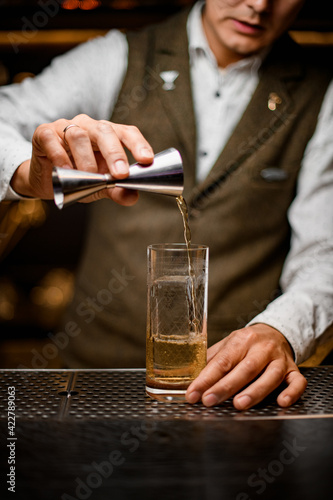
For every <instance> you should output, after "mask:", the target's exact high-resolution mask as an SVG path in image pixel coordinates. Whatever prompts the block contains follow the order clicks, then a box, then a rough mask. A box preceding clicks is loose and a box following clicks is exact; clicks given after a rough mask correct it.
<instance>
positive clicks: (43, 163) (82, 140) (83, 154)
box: [11, 115, 154, 205]
mask: <svg viewBox="0 0 333 500" xmlns="http://www.w3.org/2000/svg"><path fill="white" fill-rule="evenodd" d="M70 124H75V125H77V126H75V127H70V128H68V130H67V131H66V142H65V141H64V133H63V131H64V129H65V127H66V126H68V125H70ZM32 147H33V151H32V157H31V160H29V161H26V162H24V163H22V165H20V166H19V167H18V169H17V170H16V172H15V174H14V176H13V178H12V181H11V186H12V188H13V189H14V191H16V192H17V193H18V194H21V195H23V196H30V197H35V198H42V199H52V198H53V187H52V168H53V167H54V166H57V167H62V168H76V169H78V170H86V171H90V172H99V173H107V172H110V174H111V175H112V176H113V177H115V178H117V179H123V178H125V177H127V176H128V172H129V165H128V161H127V157H126V154H125V151H124V147H126V148H128V149H129V150H130V151H131V152H132V154H133V156H134V158H135V159H136V160H137V161H138V162H140V163H143V164H149V163H151V162H152V161H153V158H154V153H153V150H152V148H151V147H150V145H149V143H148V142H147V141H146V139H145V138H144V137H143V135H142V134H141V132H140V131H139V130H138V129H137V128H136V127H131V126H126V125H117V124H115V123H111V122H108V121H105V120H100V121H97V120H93V119H92V118H90V117H89V116H87V115H78V116H75V117H74V118H73V120H70V121H69V120H65V119H61V120H57V121H55V122H53V123H47V124H43V125H40V126H39V127H37V129H36V130H35V132H34V135H33V138H32ZM99 198H111V199H113V200H114V201H116V202H117V203H120V204H121V205H133V204H134V203H135V202H136V201H137V198H138V194H137V192H136V191H130V190H125V189H122V188H113V189H103V190H102V191H99V192H98V193H95V194H94V195H92V196H89V198H87V199H85V200H84V201H94V200H97V199H99Z"/></svg>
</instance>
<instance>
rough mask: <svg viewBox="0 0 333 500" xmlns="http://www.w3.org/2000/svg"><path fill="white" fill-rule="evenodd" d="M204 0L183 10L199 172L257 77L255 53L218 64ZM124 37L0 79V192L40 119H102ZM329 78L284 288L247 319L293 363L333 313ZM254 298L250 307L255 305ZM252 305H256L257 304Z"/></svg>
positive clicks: (121, 60)
mask: <svg viewBox="0 0 333 500" xmlns="http://www.w3.org/2000/svg"><path fill="white" fill-rule="evenodd" d="M201 8H202V3H198V4H196V5H195V6H194V8H193V9H192V11H191V14H190V16H189V21H188V35H189V49H190V63H191V79H192V86H193V89H192V91H193V96H194V102H195V104H194V106H195V115H196V124H197V129H198V141H197V144H198V146H197V179H198V180H202V179H204V178H205V176H206V175H207V173H208V172H209V170H210V168H211V167H212V166H213V164H214V162H215V160H216V158H217V157H218V155H219V153H220V151H221V150H222V149H223V147H224V145H225V143H226V141H227V140H228V138H229V136H230V134H231V133H232V131H233V129H234V127H235V125H236V124H237V122H238V120H239V119H240V117H241V115H242V114H243V112H244V110H245V108H246V106H247V104H248V102H249V100H250V99H251V96H252V94H253V92H254V90H255V88H256V86H257V83H258V68H259V66H260V63H261V59H262V56H261V57H260V56H256V57H252V58H249V59H244V60H243V61H241V62H239V63H236V64H233V65H231V66H229V67H228V68H227V69H226V70H220V69H219V68H218V66H217V63H216V60H215V58H214V56H213V54H212V52H211V51H210V49H209V47H208V43H207V40H206V38H205V35H204V31H203V28H202V23H201ZM127 55H128V46H127V40H126V37H125V36H124V35H123V34H122V33H120V32H118V31H115V30H112V31H110V32H109V33H108V34H107V35H106V36H105V37H99V38H96V39H94V40H91V41H89V42H87V43H86V44H83V45H81V46H79V47H77V48H75V49H74V50H72V51H70V52H68V53H67V54H65V55H63V56H61V57H58V58H56V59H55V60H54V61H53V62H52V64H51V65H50V67H48V68H46V69H45V70H44V71H43V72H42V73H41V74H40V75H39V76H37V77H36V78H34V79H30V78H28V79H26V80H24V82H23V83H22V84H20V85H11V86H7V87H2V88H0V200H1V199H17V198H19V196H18V195H17V194H16V193H14V192H13V191H12V190H11V188H10V186H9V183H10V180H11V177H12V175H13V173H14V172H15V170H16V168H17V167H18V166H19V165H20V164H21V163H22V162H23V161H25V160H27V159H29V158H30V157H31V138H32V135H33V132H34V130H35V128H36V127H37V126H38V125H39V124H41V123H47V122H52V121H55V120H56V119H58V118H67V119H72V118H73V117H74V116H76V115H77V114H79V113H85V114H87V115H89V116H91V117H92V118H94V119H97V120H101V119H104V120H108V119H109V117H110V116H111V114H112V110H113V107H114V105H115V103H116V101H117V97H118V94H119V91H120V88H121V85H122V82H123V79H124V77H125V74H126V70H127ZM332 137H333V83H332V84H331V85H330V87H329V89H328V91H327V93H326V96H325V99H324V102H323V105H322V109H321V112H320V115H319V119H318V124H317V128H316V131H315V134H314V135H313V137H312V139H311V141H310V142H309V144H308V146H307V149H306V153H305V156H304V161H303V163H302V168H301V171H300V176H299V182H298V189H297V195H296V198H295V200H294V202H293V203H292V205H291V207H290V211H289V214H288V217H289V222H290V225H291V229H292V240H291V250H290V252H289V255H288V257H287V260H286V262H285V266H284V269H283V273H282V277H281V287H282V290H283V294H282V296H281V297H279V298H278V299H276V300H274V301H273V302H271V303H270V304H269V305H268V307H267V308H266V309H265V311H264V312H262V313H260V314H258V315H257V316H255V318H254V319H253V320H252V321H251V324H253V323H258V322H260V323H266V324H268V325H271V326H272V327H274V328H276V329H277V330H279V331H281V332H282V333H283V334H284V335H285V337H286V338H287V339H288V341H289V342H290V344H291V346H292V347H293V349H294V352H295V359H296V362H297V363H300V362H302V361H303V360H305V359H307V358H308V357H309V356H310V355H311V353H312V352H313V350H314V348H315V346H316V344H317V343H318V341H319V340H324V338H325V336H324V335H323V333H324V332H325V330H326V329H327V327H328V326H329V325H331V324H332V323H333V203H332V200H333V141H332ZM256 307H258V305H256V304H255V303H254V312H255V311H256ZM258 312H259V311H258Z"/></svg>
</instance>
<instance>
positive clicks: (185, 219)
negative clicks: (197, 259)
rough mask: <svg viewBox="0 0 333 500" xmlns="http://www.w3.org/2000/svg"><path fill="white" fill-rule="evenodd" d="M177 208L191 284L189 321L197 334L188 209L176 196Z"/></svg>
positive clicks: (184, 202) (180, 197) (197, 323)
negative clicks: (191, 310) (191, 314)
mask: <svg viewBox="0 0 333 500" xmlns="http://www.w3.org/2000/svg"><path fill="white" fill-rule="evenodd" d="M176 201H177V205H178V208H179V210H180V213H181V215H182V219H183V225H184V238H185V243H186V248H187V260H188V270H189V277H190V283H191V299H192V300H191V302H192V307H193V319H192V321H191V324H192V325H193V327H194V332H195V333H196V334H197V333H198V327H199V320H198V318H197V307H196V300H195V291H194V278H195V272H194V269H193V265H192V258H191V254H190V248H191V230H190V226H189V222H188V207H187V204H186V201H185V199H184V198H183V197H182V196H177V198H176Z"/></svg>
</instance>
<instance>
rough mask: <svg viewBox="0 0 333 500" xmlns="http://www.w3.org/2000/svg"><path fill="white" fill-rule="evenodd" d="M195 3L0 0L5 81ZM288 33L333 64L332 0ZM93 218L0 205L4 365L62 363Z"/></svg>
mask: <svg viewBox="0 0 333 500" xmlns="http://www.w3.org/2000/svg"><path fill="white" fill-rule="evenodd" d="M193 3H194V1H193V0H0V85H6V84H9V83H15V82H20V81H22V80H23V79H24V78H26V77H28V76H30V77H31V76H34V75H36V74H38V73H39V72H40V71H41V70H42V69H43V68H44V67H45V66H46V65H47V64H49V62H50V61H51V59H52V58H53V57H55V56H56V55H59V54H61V53H63V52H65V51H67V50H69V49H71V48H72V47H74V46H75V45H77V44H79V43H82V42H84V41H86V40H88V39H90V38H92V37H95V36H98V35H101V34H104V33H105V32H106V31H107V30H109V29H112V28H117V29H121V30H128V29H138V28H140V27H141V26H144V25H145V24H149V23H151V22H158V21H161V20H163V19H164V18H166V17H167V16H169V15H171V14H173V13H174V12H176V11H177V10H179V9H180V8H182V7H184V6H185V5H191V4H193ZM291 34H292V36H293V37H294V38H295V39H296V40H297V41H298V42H300V43H302V44H305V45H309V46H311V47H313V50H315V51H317V53H318V57H320V58H323V59H324V60H326V61H327V64H332V53H333V19H332V14H331V5H330V2H328V1H327V0H307V2H306V3H305V6H304V9H303V11H302V13H301V15H300V17H299V19H298V21H297V23H295V26H293V27H292V31H291ZM0 105H1V103H0ZM88 217H89V207H88V206H87V205H84V204H76V205H75V206H72V207H68V208H66V210H65V211H64V212H62V211H58V209H56V208H55V206H54V204H53V202H42V201H20V202H11V203H9V202H3V203H0V368H18V367H26V368H58V367H60V366H61V365H60V360H59V358H58V351H59V349H56V348H55V347H54V345H55V342H54V339H55V337H54V335H56V334H57V332H58V329H59V320H60V318H61V315H62V313H63V311H64V309H65V307H66V305H67V304H68V302H69V301H70V300H71V296H72V291H73V279H74V276H75V270H76V266H77V264H78V261H79V258H80V252H81V248H82V246H83V242H84V236H85V227H86V222H87V220H88ZM52 339H53V340H52ZM326 354H327V353H325V354H321V358H324V357H325V356H326ZM319 357H320V355H319ZM319 361H321V359H319Z"/></svg>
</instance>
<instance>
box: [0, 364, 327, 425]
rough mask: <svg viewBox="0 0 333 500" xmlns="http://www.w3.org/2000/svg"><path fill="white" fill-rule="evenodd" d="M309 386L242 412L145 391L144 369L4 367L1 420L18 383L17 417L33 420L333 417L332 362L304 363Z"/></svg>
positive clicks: (226, 405)
mask: <svg viewBox="0 0 333 500" xmlns="http://www.w3.org/2000/svg"><path fill="white" fill-rule="evenodd" d="M302 373H303V374H304V375H305V377H306V378H307V380H308V387H307V389H306V392H305V393H304V395H303V396H302V398H301V399H300V400H299V401H298V402H297V403H296V404H294V405H293V406H291V407H290V408H287V409H282V408H279V407H278V405H277V403H276V402H275V400H276V395H277V394H271V395H270V396H269V398H267V399H266V400H265V401H264V402H262V403H261V404H260V405H258V406H256V407H255V408H251V409H250V410H246V411H243V412H240V411H237V410H235V408H234V407H233V405H232V401H231V400H228V401H226V402H225V403H223V404H221V405H219V406H216V407H213V408H206V407H204V406H203V405H202V404H199V403H198V404H196V405H189V404H186V403H159V402H157V401H154V400H152V399H150V398H149V397H148V396H146V394H145V370H140V369H134V370H1V371H0V381H1V389H0V391H1V398H0V419H1V420H5V419H7V398H8V387H15V404H16V410H15V411H16V419H17V421H22V420H29V419H37V420H39V419H43V420H47V419H48V420H56V421H59V420H66V421H75V420H80V421H86V420H90V421H93V420H94V421H96V420H117V421H119V420H133V419H138V420H141V421H142V420H145V419H154V420H175V419H177V420H215V419H218V420H221V419H234V420H242V419H249V420H251V419H292V418H297V419H299V418H319V417H332V416H333V391H332V388H333V367H329V366H323V367H316V368H305V369H303V370H302Z"/></svg>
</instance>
